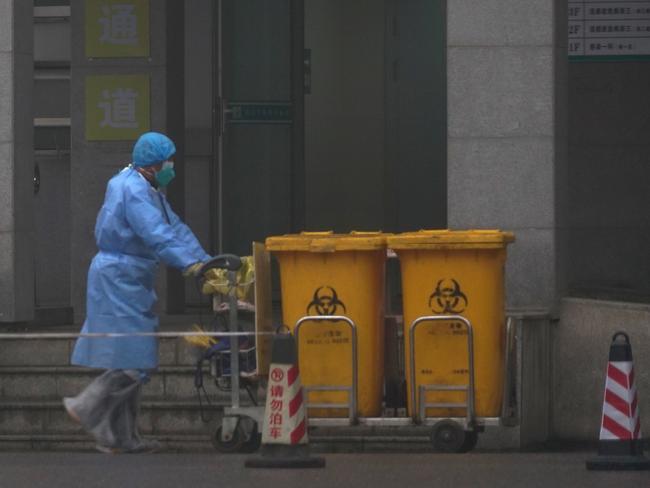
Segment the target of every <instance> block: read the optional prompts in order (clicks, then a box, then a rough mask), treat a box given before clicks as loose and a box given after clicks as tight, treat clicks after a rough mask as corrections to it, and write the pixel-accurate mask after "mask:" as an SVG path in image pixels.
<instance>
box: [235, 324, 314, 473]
mask: <svg viewBox="0 0 650 488" xmlns="http://www.w3.org/2000/svg"><path fill="white" fill-rule="evenodd" d="M308 444H309V441H308V436H307V410H306V408H305V405H304V398H303V391H302V385H301V383H300V373H299V371H298V364H297V355H296V341H295V339H294V337H293V336H292V335H291V334H278V335H276V336H274V337H273V348H272V350H271V366H270V368H269V381H268V386H267V391H266V408H265V411H264V425H263V429H262V447H261V449H260V457H258V458H252V459H248V460H246V463H245V465H246V467H249V468H322V467H324V466H325V459H323V458H318V457H311V456H310V455H309V445H308Z"/></svg>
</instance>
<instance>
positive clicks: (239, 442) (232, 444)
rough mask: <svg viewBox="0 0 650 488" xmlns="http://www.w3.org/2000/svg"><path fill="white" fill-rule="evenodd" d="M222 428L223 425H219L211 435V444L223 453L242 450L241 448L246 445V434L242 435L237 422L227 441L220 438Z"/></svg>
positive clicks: (241, 428)
mask: <svg viewBox="0 0 650 488" xmlns="http://www.w3.org/2000/svg"><path fill="white" fill-rule="evenodd" d="M222 430H223V426H221V425H220V426H219V427H217V430H216V431H215V433H214V435H213V436H212V445H213V446H214V448H215V449H216V450H217V451H219V452H222V453H224V454H231V453H235V452H242V449H243V448H244V446H245V445H246V436H245V435H244V429H243V427H242V426H241V425H239V424H237V427H236V428H235V430H234V431H233V433H232V438H231V439H230V440H228V441H225V440H223V439H222V438H221V432H222Z"/></svg>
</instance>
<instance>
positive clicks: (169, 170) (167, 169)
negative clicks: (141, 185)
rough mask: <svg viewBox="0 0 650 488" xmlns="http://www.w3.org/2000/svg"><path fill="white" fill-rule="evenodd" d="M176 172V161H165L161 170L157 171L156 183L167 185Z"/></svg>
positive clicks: (162, 185)
mask: <svg viewBox="0 0 650 488" xmlns="http://www.w3.org/2000/svg"><path fill="white" fill-rule="evenodd" d="M175 176H176V172H175V171H174V163H173V162H171V161H165V162H164V163H163V165H162V168H160V171H157V172H156V183H158V186H159V187H162V188H164V187H166V186H167V185H169V182H170V181H172V180H173V179H174V177H175Z"/></svg>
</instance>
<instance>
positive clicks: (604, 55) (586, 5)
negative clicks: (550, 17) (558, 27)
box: [569, 0, 650, 61]
mask: <svg viewBox="0 0 650 488" xmlns="http://www.w3.org/2000/svg"><path fill="white" fill-rule="evenodd" d="M646 57H647V59H650V1H636V2H631V1H629V0H608V1H603V0H601V1H575V0H569V59H573V60H580V59H591V60H594V61H596V60H599V59H603V60H604V59H621V60H623V59H638V58H646Z"/></svg>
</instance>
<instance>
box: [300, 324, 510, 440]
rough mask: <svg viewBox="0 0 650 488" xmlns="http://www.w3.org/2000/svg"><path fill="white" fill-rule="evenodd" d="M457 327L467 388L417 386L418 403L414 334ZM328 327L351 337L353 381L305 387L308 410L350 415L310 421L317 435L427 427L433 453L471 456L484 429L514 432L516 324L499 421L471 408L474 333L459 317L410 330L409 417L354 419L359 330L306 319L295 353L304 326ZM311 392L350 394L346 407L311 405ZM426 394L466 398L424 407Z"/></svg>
mask: <svg viewBox="0 0 650 488" xmlns="http://www.w3.org/2000/svg"><path fill="white" fill-rule="evenodd" d="M451 320H453V321H456V322H458V323H461V324H463V326H464V327H465V329H466V331H467V352H468V356H467V357H468V383H467V384H466V385H445V384H420V385H417V388H418V392H419V395H418V401H417V402H416V390H415V388H416V383H415V371H416V369H415V368H416V366H417V358H416V357H415V331H416V329H417V328H418V327H419V326H420V325H421V324H423V323H431V322H434V323H435V322H437V323H438V324H440V323H441V322H444V321H451ZM332 321H340V322H343V323H345V324H347V325H348V326H349V328H350V331H351V336H352V341H351V368H352V381H351V383H350V384H349V385H310V386H304V385H303V389H304V390H305V395H306V406H307V408H319V409H335V408H336V409H341V408H345V409H347V410H348V416H347V418H313V417H310V418H309V426H310V427H312V428H316V429H318V428H319V427H327V428H330V427H333V428H335V429H336V428H337V427H349V426H353V429H354V428H358V429H359V430H363V429H364V427H368V428H376V427H390V428H393V427H394V428H399V429H400V430H404V429H407V430H408V429H409V428H410V429H415V428H416V427H419V430H421V428H422V427H423V426H427V427H429V426H430V427H431V431H430V440H431V443H432V444H433V447H434V449H436V450H438V451H442V452H467V451H470V450H472V449H473V448H474V447H475V445H476V443H477V440H478V434H479V432H483V431H484V430H485V428H486V427H497V426H508V427H511V426H515V425H517V424H518V413H517V395H516V376H515V371H516V340H515V333H516V331H515V322H514V321H512V320H510V319H508V320H507V322H506V348H505V350H506V355H505V368H504V369H505V378H504V380H505V382H504V394H503V402H502V409H501V415H500V416H499V417H477V416H476V413H475V407H474V398H475V397H474V395H475V381H474V377H475V371H474V330H473V327H472V324H471V323H470V321H469V320H467V319H466V318H465V317H463V316H460V315H430V316H422V317H418V318H417V319H416V320H414V321H413V322H412V323H411V325H410V327H409V330H408V333H409V338H410V357H409V365H410V370H409V371H410V384H411V391H410V401H411V406H412V415H411V416H410V417H367V418H363V417H358V415H357V389H358V371H357V369H358V368H357V326H356V324H355V323H354V322H353V321H352V320H351V319H350V318H349V317H346V316H331V315H316V316H304V317H302V318H300V319H299V320H298V321H297V322H296V325H295V328H294V333H295V336H296V343H297V344H298V350H299V349H300V329H301V328H303V327H304V325H305V324H306V323H311V324H312V325H314V326H318V324H324V323H327V322H332ZM312 391H345V392H347V393H348V401H347V402H346V403H323V402H321V403H310V402H309V393H310V392H312ZM427 391H449V392H452V391H460V392H465V397H466V400H465V402H462V403H427V402H426V395H425V392H427ZM427 408H453V409H464V410H465V412H466V413H465V415H464V416H462V417H444V418H441V417H428V416H427Z"/></svg>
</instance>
